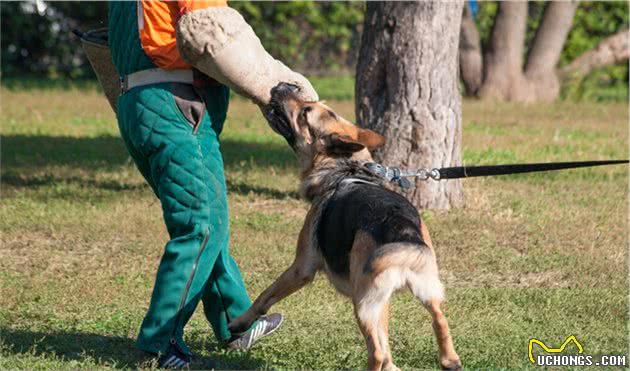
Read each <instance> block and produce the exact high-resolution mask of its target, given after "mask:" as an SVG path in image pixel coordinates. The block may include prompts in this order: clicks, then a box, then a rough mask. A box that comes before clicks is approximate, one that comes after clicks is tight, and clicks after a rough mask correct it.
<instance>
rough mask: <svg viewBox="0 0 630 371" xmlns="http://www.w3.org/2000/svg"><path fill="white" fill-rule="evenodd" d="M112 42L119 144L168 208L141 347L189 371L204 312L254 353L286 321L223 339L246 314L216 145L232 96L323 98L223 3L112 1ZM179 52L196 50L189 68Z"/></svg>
mask: <svg viewBox="0 0 630 371" xmlns="http://www.w3.org/2000/svg"><path fill="white" fill-rule="evenodd" d="M180 23H181V24H183V25H180ZM182 27H185V29H184V28H182ZM221 32H223V33H221ZM226 33H228V34H226ZM108 37H109V44H110V48H111V52H112V59H113V62H114V65H115V66H116V69H117V71H118V74H119V75H120V78H121V89H122V93H121V95H120V96H119V97H118V100H117V118H118V124H119V128H120V133H121V135H122V138H123V140H124V142H125V145H126V147H127V149H128V151H129V154H130V155H131V157H132V158H133V160H134V161H135V164H136V165H137V167H138V170H139V171H140V173H141V174H142V176H143V177H144V178H145V179H146V181H147V182H148V183H149V185H150V186H151V188H152V189H153V191H154V192H155V195H156V196H157V197H158V198H159V200H160V202H161V205H162V210H163V216H164V222H165V224H166V228H167V230H168V233H169V236H170V241H169V242H168V243H167V244H166V246H165V247H164V253H163V255H162V259H161V261H160V265H159V268H158V271H157V276H156V278H155V285H154V288H153V294H152V296H151V303H150V306H149V309H148V311H147V313H146V316H145V318H144V321H143V322H142V325H141V328H140V333H139V335H138V339H137V342H136V345H137V346H138V348H140V349H142V350H144V351H146V352H149V353H151V354H153V355H155V356H156V357H157V359H158V365H159V367H162V368H184V367H187V366H188V365H189V363H190V361H191V352H190V350H189V348H188V347H187V346H186V344H185V343H184V341H183V332H184V326H185V325H186V323H187V322H188V320H189V319H190V317H191V316H192V314H193V312H194V310H195V308H196V306H197V304H198V303H199V301H201V302H202V303H203V308H204V313H205V316H206V318H207V319H208V321H209V322H210V325H211V326H212V329H213V331H214V334H215V336H216V337H217V339H218V340H219V342H220V343H222V344H225V345H227V346H229V347H231V348H236V349H249V348H250V347H251V346H252V345H253V344H254V343H255V342H256V341H257V340H259V339H260V338H261V337H263V336H265V335H268V334H270V333H271V332H273V331H274V330H275V329H276V328H277V327H278V326H280V323H281V322H282V316H281V315H280V314H277V313H276V314H271V315H268V316H264V317H261V318H260V319H259V320H258V321H257V322H255V323H254V324H253V325H252V327H250V328H249V330H247V331H245V332H244V333H239V334H234V333H230V331H229V329H228V323H229V322H230V321H231V320H232V319H233V318H236V317H238V316H239V315H241V314H242V313H244V312H245V311H246V310H247V309H248V308H249V307H250V305H251V302H250V299H249V297H248V295H247V290H246V288H245V285H244V283H243V279H242V277H241V274H240V272H239V269H238V266H237V264H236V262H235V261H234V259H233V258H232V257H231V256H230V254H229V251H228V244H229V243H228V241H229V238H228V235H229V231H228V206H227V194H226V185H225V178H224V174H223V159H222V157H221V152H220V150H219V135H220V134H221V130H222V128H223V123H224V121H225V116H226V112H227V108H228V100H229V88H232V89H235V90H236V91H237V92H238V93H240V94H243V95H245V96H246V97H248V98H250V99H252V100H253V101H254V102H255V103H257V104H259V105H264V104H266V103H267V101H268V99H269V91H270V89H271V87H273V86H274V85H275V84H277V83H278V82H280V81H287V82H291V83H294V84H296V85H298V86H299V87H300V88H301V91H302V93H303V94H304V95H305V96H306V97H307V98H308V99H310V100H317V94H316V93H315V91H314V90H313V88H312V87H311V85H310V83H309V82H308V80H306V79H305V78H304V77H303V76H301V75H299V74H297V73H295V72H293V71H291V70H290V69H289V68H287V67H286V66H284V65H283V64H282V63H280V62H278V61H276V60H274V59H273V58H272V57H271V56H269V54H267V53H266V52H265V51H264V49H263V48H262V45H261V44H260V41H259V40H258V38H257V37H256V36H255V34H254V33H253V31H252V30H251V27H249V25H247V24H246V23H245V21H244V20H243V19H242V17H241V16H240V14H238V13H237V12H236V11H234V10H233V9H231V8H227V4H226V2H224V1H200V0H195V1H192V0H188V1H172V2H162V1H120V2H111V3H110V5H109V35H108ZM182 43H185V44H186V47H185V48H184V49H183V48H182V45H180V44H182ZM180 50H188V51H190V54H189V55H188V57H187V58H186V59H184V58H182V55H180ZM200 71H201V72H200ZM208 75H210V76H211V77H212V78H210V77H208ZM226 85H227V86H226Z"/></svg>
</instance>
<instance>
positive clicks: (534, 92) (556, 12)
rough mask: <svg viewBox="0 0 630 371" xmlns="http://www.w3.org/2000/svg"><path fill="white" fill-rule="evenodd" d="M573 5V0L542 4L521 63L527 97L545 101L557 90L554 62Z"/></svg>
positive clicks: (565, 36)
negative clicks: (527, 88)
mask: <svg viewBox="0 0 630 371" xmlns="http://www.w3.org/2000/svg"><path fill="white" fill-rule="evenodd" d="M577 6H578V3H577V2H576V1H571V2H568V1H552V2H549V3H548V4H547V6H546V8H545V13H544V14H543V19H542V22H541V24H540V26H539V27H538V30H536V36H535V37H534V42H533V44H532V47H531V48H530V52H529V56H528V57H527V65H526V67H525V77H526V78H527V80H528V82H529V84H528V85H529V88H530V89H531V91H530V93H529V94H528V97H527V98H528V99H529V100H531V101H534V100H535V101H547V102H549V101H553V100H554V99H556V98H557V97H558V95H559V94H560V80H559V79H558V75H557V73H556V66H557V65H558V61H559V60H560V54H561V53H562V48H563V46H564V42H565V41H566V39H567V35H568V34H569V30H570V29H571V25H572V24H573V16H574V15H575V9H576V8H577Z"/></svg>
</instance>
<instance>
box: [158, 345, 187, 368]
mask: <svg viewBox="0 0 630 371" xmlns="http://www.w3.org/2000/svg"><path fill="white" fill-rule="evenodd" d="M190 361H191V359H190V356H189V355H187V354H184V353H182V352H180V351H179V350H178V349H177V348H176V347H170V349H169V350H168V352H166V354H164V355H161V356H160V357H159V358H158V368H163V369H168V370H181V369H185V368H188V367H189V366H190Z"/></svg>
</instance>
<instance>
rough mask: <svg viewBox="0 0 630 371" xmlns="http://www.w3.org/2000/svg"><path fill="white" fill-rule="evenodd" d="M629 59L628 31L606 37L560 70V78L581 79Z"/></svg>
mask: <svg viewBox="0 0 630 371" xmlns="http://www.w3.org/2000/svg"><path fill="white" fill-rule="evenodd" d="M629 57H630V47H629V45H628V30H627V29H626V30H623V31H619V32H618V33H616V34H614V35H612V36H608V37H607V38H605V39H604V40H602V41H601V42H600V43H599V44H598V45H597V46H596V47H595V48H593V49H591V50H589V51H587V52H585V53H584V54H582V55H580V56H579V57H577V58H575V59H574V60H573V61H572V62H571V63H569V64H568V65H566V66H565V67H564V68H562V70H561V75H562V78H563V79H564V78H568V77H581V76H584V75H587V74H588V73H589V72H591V71H592V70H594V69H596V68H599V67H604V66H607V65H610V64H615V63H619V62H622V61H627V60H628V58H629Z"/></svg>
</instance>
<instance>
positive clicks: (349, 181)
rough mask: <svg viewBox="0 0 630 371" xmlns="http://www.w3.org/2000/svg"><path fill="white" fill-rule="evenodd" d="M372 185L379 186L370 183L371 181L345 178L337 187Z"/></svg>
mask: <svg viewBox="0 0 630 371" xmlns="http://www.w3.org/2000/svg"><path fill="white" fill-rule="evenodd" d="M357 183H358V184H371V185H378V184H376V183H374V182H370V181H369V180H365V179H361V178H344V179H342V180H341V181H340V182H339V185H338V186H337V187H343V186H347V185H349V184H357Z"/></svg>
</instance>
